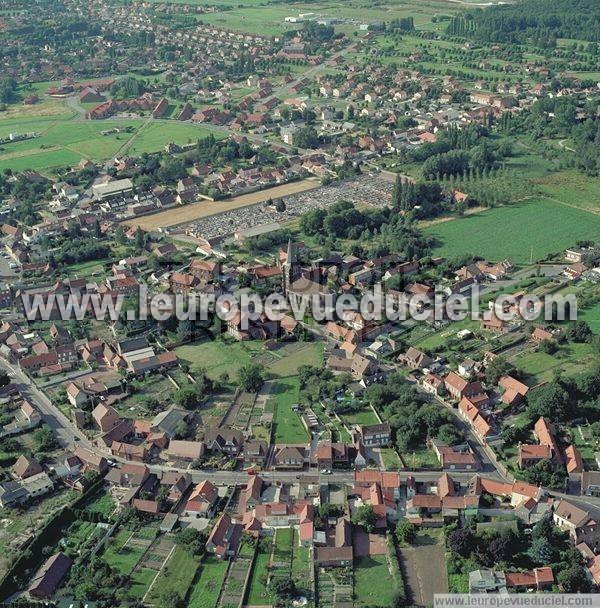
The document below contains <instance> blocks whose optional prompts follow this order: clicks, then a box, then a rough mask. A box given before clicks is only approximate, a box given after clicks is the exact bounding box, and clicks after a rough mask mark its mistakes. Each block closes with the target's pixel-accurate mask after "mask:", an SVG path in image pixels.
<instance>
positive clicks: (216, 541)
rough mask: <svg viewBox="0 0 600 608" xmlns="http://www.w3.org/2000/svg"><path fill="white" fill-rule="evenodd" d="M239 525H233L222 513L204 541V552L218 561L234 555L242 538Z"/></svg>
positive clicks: (227, 516) (228, 517) (229, 518)
mask: <svg viewBox="0 0 600 608" xmlns="http://www.w3.org/2000/svg"><path fill="white" fill-rule="evenodd" d="M242 531H243V528H242V526H241V524H237V523H234V521H233V520H232V519H231V517H230V516H229V515H227V513H223V515H221V517H220V518H219V519H218V521H217V523H216V524H215V525H214V527H213V529H212V530H211V532H210V534H209V536H208V540H207V541H206V551H208V552H209V553H214V554H215V555H216V556H217V557H218V558H219V559H223V558H226V557H231V556H233V555H235V554H236V552H237V548H238V545H239V542H240V539H241V536H242Z"/></svg>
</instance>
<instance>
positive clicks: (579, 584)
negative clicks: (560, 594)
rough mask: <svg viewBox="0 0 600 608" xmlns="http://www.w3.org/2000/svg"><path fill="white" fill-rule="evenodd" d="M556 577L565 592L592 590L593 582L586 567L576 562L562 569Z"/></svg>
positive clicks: (586, 591) (587, 591)
mask: <svg viewBox="0 0 600 608" xmlns="http://www.w3.org/2000/svg"><path fill="white" fill-rule="evenodd" d="M556 578H557V580H558V582H559V583H560V584H561V585H562V587H563V589H564V591H565V593H589V592H590V591H591V590H592V583H591V581H590V579H589V578H588V576H587V574H586V571H585V569H584V568H583V567H582V566H580V565H579V564H574V565H572V566H569V567H568V568H566V569H565V570H562V571H561V572H559V573H558V576H557V577H556Z"/></svg>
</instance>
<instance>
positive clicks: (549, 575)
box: [504, 566, 554, 591]
mask: <svg viewBox="0 0 600 608" xmlns="http://www.w3.org/2000/svg"><path fill="white" fill-rule="evenodd" d="M504 577H505V579H506V586H507V587H508V588H509V589H515V590H523V589H531V590H535V591H544V590H545V589H551V588H552V585H553V584H554V574H553V572H552V568H550V567H549V566H544V567H542V568H534V569H533V570H531V571H528V572H505V573H504Z"/></svg>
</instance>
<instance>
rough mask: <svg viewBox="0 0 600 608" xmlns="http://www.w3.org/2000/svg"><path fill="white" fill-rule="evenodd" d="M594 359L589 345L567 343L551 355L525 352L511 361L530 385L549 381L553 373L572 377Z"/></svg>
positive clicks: (592, 350)
mask: <svg viewBox="0 0 600 608" xmlns="http://www.w3.org/2000/svg"><path fill="white" fill-rule="evenodd" d="M594 358H596V356H595V354H594V349H593V347H592V345H591V344H578V343H574V342H569V343H568V344H565V345H562V346H561V347H560V350H559V351H558V352H556V353H555V354H553V355H548V354H546V353H543V352H540V351H527V352H524V353H522V354H519V355H516V356H515V357H513V358H512V359H511V363H513V364H514V365H515V366H516V367H517V368H518V369H520V370H522V371H523V373H525V374H526V375H527V376H529V378H528V381H527V383H528V384H530V385H533V384H538V383H539V382H545V381H550V380H552V378H553V377H554V372H555V371H556V370H558V369H560V370H562V371H563V373H564V374H565V375H566V376H573V375H576V374H578V373H579V372H581V371H583V370H584V369H585V366H586V365H587V364H588V363H589V362H590V361H592V360H593V359H594Z"/></svg>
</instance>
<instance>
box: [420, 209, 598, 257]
mask: <svg viewBox="0 0 600 608" xmlns="http://www.w3.org/2000/svg"><path fill="white" fill-rule="evenodd" d="M532 226H535V227H536V229H535V236H534V233H533V232H532ZM425 233H426V234H428V235H429V236H431V237H433V238H434V239H435V242H436V245H435V247H434V252H435V253H436V254H437V255H441V256H444V257H448V258H455V257H457V256H460V255H464V254H466V253H470V254H473V255H479V256H482V257H484V258H486V259H487V260H490V261H499V260H504V259H506V258H508V259H510V260H512V261H513V263H515V264H526V263H528V262H529V261H530V259H531V257H533V261H537V260H543V259H545V258H546V257H547V256H548V255H550V254H552V253H557V252H560V251H562V250H564V249H565V248H567V247H571V246H573V244H574V243H575V242H576V241H578V240H582V239H594V238H595V237H597V235H598V234H600V216H597V215H594V214H592V213H589V212H587V211H583V210H581V209H576V208H574V207H569V206H567V205H564V204H562V203H559V202H556V201H554V200H549V199H544V198H540V199H537V200H535V201H530V202H527V203H520V204H515V205H510V206H505V207H496V208H494V209H487V210H485V211H482V212H481V213H477V214H474V215H469V216H465V217H462V218H459V219H455V220H450V221H447V222H443V223H441V224H437V225H435V226H433V227H431V228H427V229H426V230H425ZM532 248H533V256H532Z"/></svg>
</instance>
